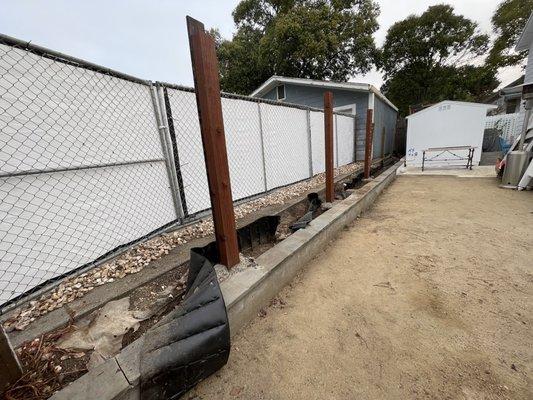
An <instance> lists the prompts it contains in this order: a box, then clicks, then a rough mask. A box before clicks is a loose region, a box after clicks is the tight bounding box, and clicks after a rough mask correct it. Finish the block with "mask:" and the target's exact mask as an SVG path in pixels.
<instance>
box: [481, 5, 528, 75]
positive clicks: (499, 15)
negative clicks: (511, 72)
mask: <svg viewBox="0 0 533 400" xmlns="http://www.w3.org/2000/svg"><path fill="white" fill-rule="evenodd" d="M532 11H533V0H505V1H503V2H501V3H500V4H499V5H498V7H497V8H496V11H495V12H494V15H493V16H492V20H491V21H492V29H493V31H494V33H495V34H496V39H495V40H494V43H493V45H492V48H491V49H490V53H489V56H488V57H487V63H488V64H490V65H493V66H495V67H506V66H510V65H516V64H518V63H520V62H521V61H522V60H523V59H524V58H525V57H526V52H525V51H524V52H515V51H514V48H515V46H516V43H517V42H518V39H519V37H520V34H521V33H522V30H523V29H524V27H525V26H526V22H527V20H528V18H529V16H530V14H531V12H532Z"/></svg>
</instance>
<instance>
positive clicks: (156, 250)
mask: <svg viewBox="0 0 533 400" xmlns="http://www.w3.org/2000/svg"><path fill="white" fill-rule="evenodd" d="M361 166H362V163H360V162H357V163H353V164H348V165H343V166H341V167H339V168H336V169H335V176H337V175H339V174H340V175H342V174H348V173H353V172H355V171H356V170H357V169H359V168H361ZM324 182H325V174H324V173H321V174H317V175H315V176H314V177H313V178H311V179H308V180H306V181H302V182H298V183H296V184H293V185H290V186H287V187H284V188H281V189H278V190H275V191H273V192H271V193H269V194H267V195H265V196H263V197H260V198H257V199H254V200H251V201H248V202H246V203H243V204H240V205H238V206H236V207H235V218H236V219H240V218H243V217H244V216H246V215H248V214H251V213H253V212H256V211H258V210H260V209H262V208H264V207H268V206H272V205H276V204H283V203H285V202H286V201H288V200H291V199H293V198H295V197H298V196H299V195H301V194H302V193H304V192H306V191H308V190H311V189H315V188H317V187H319V186H322V185H324ZM213 232H214V228H213V221H212V219H211V218H206V219H204V220H200V221H198V222H197V223H195V224H193V225H189V226H187V227H185V228H182V229H179V230H176V231H174V232H171V233H167V234H162V235H160V236H157V237H155V238H153V239H150V240H147V241H145V242H142V243H140V244H138V245H137V246H135V247H133V248H131V249H130V250H128V251H127V252H125V253H123V254H121V255H120V256H118V257H116V258H114V259H113V260H111V261H109V262H106V263H105V264H103V265H100V266H98V267H95V268H93V269H91V270H90V271H88V272H85V273H83V274H81V275H79V276H76V277H72V278H67V279H65V280H64V281H63V282H61V284H59V285H58V286H57V287H56V288H54V289H53V290H52V291H50V292H47V293H45V294H43V295H42V296H41V297H40V298H38V299H36V300H33V301H30V302H29V303H28V304H27V305H26V306H24V307H22V308H21V309H20V311H19V312H18V313H17V314H16V315H14V316H12V317H11V318H9V319H7V320H6V321H4V322H3V326H4V329H5V330H6V332H11V331H13V330H19V331H21V330H24V329H26V327H27V326H28V325H29V324H30V323H32V322H33V321H35V320H36V319H37V318H38V317H40V316H42V315H45V314H47V313H49V312H50V311H53V310H55V309H57V308H59V307H61V306H63V305H64V304H68V303H70V302H72V301H74V300H75V299H78V298H81V297H83V296H84V295H85V294H86V293H87V292H90V291H91V290H93V289H94V288H95V287H97V286H101V285H104V284H106V283H109V282H113V281H115V280H117V279H121V278H124V277H125V276H126V275H129V274H135V273H137V272H139V271H141V270H142V269H143V268H144V267H146V266H147V265H148V264H149V263H150V262H152V261H154V260H157V259H159V258H161V257H163V256H165V255H166V254H168V253H169V252H170V250H172V249H173V248H174V247H176V246H180V245H183V244H185V243H187V242H188V241H190V240H191V239H195V238H202V237H205V236H208V235H210V234H212V233H213Z"/></svg>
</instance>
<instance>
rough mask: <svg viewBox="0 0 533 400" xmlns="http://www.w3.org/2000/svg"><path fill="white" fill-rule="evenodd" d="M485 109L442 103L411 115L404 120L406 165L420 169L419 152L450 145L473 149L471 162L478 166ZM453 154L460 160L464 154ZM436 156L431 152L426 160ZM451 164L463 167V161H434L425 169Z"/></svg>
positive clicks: (465, 151)
mask: <svg viewBox="0 0 533 400" xmlns="http://www.w3.org/2000/svg"><path fill="white" fill-rule="evenodd" d="M489 108H491V106H490V105H486V104H478V103H467V102H457V101H442V102H440V103H437V104H435V105H433V106H431V107H429V108H426V109H424V110H422V111H419V112H417V113H415V114H411V115H410V116H409V117H408V118H407V119H408V122H407V145H406V152H407V155H406V163H407V165H408V166H421V165H422V155H423V151H424V150H426V149H428V148H435V147H454V146H473V147H475V151H474V159H473V163H474V165H478V164H479V159H480V157H481V146H482V144H483V132H484V129H485V123H486V119H487V110H488V109H489ZM454 153H456V154H457V155H459V156H462V157H464V156H466V155H467V154H468V151H467V150H458V151H454ZM437 154H438V153H435V152H432V153H431V154H428V155H427V157H428V158H429V157H433V156H436V155H437ZM440 158H443V157H440ZM448 158H450V157H448ZM453 164H463V165H464V164H466V161H440V162H436V161H435V162H430V163H428V164H427V166H428V168H429V167H431V166H446V165H453Z"/></svg>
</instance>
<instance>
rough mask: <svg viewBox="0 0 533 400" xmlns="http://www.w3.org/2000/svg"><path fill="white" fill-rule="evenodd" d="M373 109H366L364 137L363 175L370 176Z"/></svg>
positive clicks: (366, 177)
mask: <svg viewBox="0 0 533 400" xmlns="http://www.w3.org/2000/svg"><path fill="white" fill-rule="evenodd" d="M373 111H374V110H372V109H370V108H369V109H368V110H366V138H365V167H364V177H365V179H368V178H370V166H371V165H372V141H373V140H374V126H373V123H372V113H373Z"/></svg>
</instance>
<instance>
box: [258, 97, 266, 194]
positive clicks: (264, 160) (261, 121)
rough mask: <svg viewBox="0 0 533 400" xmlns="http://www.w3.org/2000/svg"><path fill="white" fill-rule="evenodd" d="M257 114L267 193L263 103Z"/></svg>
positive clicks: (259, 104) (259, 105) (259, 106)
mask: <svg viewBox="0 0 533 400" xmlns="http://www.w3.org/2000/svg"><path fill="white" fill-rule="evenodd" d="M257 113H258V115H259V136H260V137H261V159H262V160H263V181H264V182H265V192H266V191H268V184H267V171H266V159H265V139H264V137H263V116H262V114H261V103H257Z"/></svg>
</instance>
